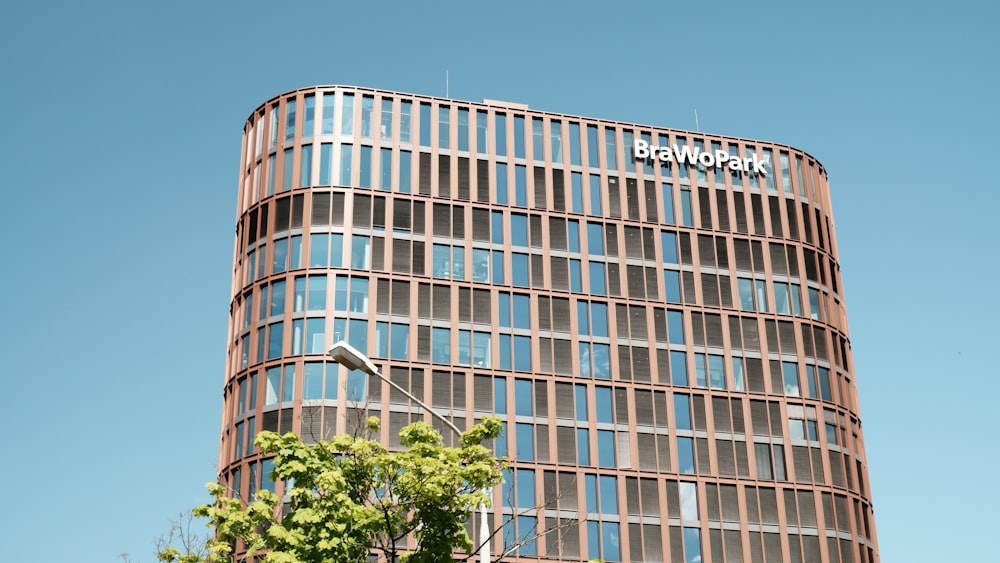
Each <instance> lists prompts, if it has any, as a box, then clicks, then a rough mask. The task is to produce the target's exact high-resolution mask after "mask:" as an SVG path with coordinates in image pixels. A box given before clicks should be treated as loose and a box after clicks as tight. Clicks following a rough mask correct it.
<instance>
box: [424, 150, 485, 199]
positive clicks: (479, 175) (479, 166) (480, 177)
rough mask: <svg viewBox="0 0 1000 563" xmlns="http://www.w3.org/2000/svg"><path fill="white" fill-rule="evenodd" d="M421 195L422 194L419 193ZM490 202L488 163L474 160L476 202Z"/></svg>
mask: <svg viewBox="0 0 1000 563" xmlns="http://www.w3.org/2000/svg"><path fill="white" fill-rule="evenodd" d="M421 193H423V192H421ZM489 200H490V162H489V161H488V160H481V159H477V160H476V201H484V202H487V201H489Z"/></svg>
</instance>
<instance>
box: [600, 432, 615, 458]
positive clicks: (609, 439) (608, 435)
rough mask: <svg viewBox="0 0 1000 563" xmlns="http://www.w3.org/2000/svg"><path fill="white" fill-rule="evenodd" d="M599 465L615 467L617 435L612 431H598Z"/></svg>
mask: <svg viewBox="0 0 1000 563" xmlns="http://www.w3.org/2000/svg"><path fill="white" fill-rule="evenodd" d="M597 465H598V466H600V467H615V466H616V465H615V433H614V432H612V431H610V430H598V431H597Z"/></svg>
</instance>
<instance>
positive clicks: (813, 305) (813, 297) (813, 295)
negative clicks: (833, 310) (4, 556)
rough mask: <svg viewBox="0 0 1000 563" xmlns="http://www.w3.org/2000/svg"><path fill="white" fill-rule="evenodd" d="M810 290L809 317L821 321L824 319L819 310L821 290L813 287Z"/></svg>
mask: <svg viewBox="0 0 1000 563" xmlns="http://www.w3.org/2000/svg"><path fill="white" fill-rule="evenodd" d="M808 289H809V317H810V318H812V319H816V320H820V319H822V315H821V314H820V308H819V290H818V289H813V288H811V287H810V288H808Z"/></svg>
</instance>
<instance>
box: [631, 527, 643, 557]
mask: <svg viewBox="0 0 1000 563" xmlns="http://www.w3.org/2000/svg"><path fill="white" fill-rule="evenodd" d="M641 527H642V524H638V523H634V522H633V523H630V524H628V551H629V561H631V562H632V563H642V561H643V558H642V534H641V532H640V529H641Z"/></svg>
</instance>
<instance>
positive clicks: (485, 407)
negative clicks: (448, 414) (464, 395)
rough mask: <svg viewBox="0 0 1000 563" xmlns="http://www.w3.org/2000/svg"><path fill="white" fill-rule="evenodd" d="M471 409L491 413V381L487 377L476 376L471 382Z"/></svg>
mask: <svg viewBox="0 0 1000 563" xmlns="http://www.w3.org/2000/svg"><path fill="white" fill-rule="evenodd" d="M472 393H473V395H472V408H474V409H475V410H477V411H481V412H493V379H492V378H491V377H489V376H487V375H477V376H475V377H474V378H473V381H472Z"/></svg>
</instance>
